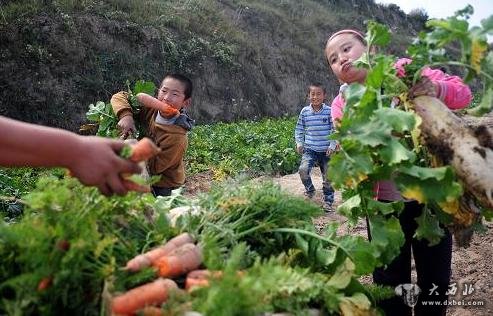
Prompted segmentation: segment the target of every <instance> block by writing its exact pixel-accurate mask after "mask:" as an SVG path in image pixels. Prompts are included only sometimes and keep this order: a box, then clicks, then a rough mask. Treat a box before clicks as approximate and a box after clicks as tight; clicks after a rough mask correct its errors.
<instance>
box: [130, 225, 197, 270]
mask: <svg viewBox="0 0 493 316" xmlns="http://www.w3.org/2000/svg"><path fill="white" fill-rule="evenodd" d="M186 243H193V237H192V236H191V235H190V234H189V233H183V234H180V235H178V236H176V237H174V238H172V239H170V240H169V241H168V242H167V243H166V244H164V245H163V246H159V247H156V248H154V249H151V250H150V251H148V252H146V253H144V254H141V255H138V256H136V257H135V258H133V259H132V260H130V261H128V262H127V266H126V269H127V270H130V271H133V272H136V271H139V270H141V269H144V268H147V267H148V266H150V265H151V264H153V263H155V262H156V261H157V259H159V258H160V257H163V256H165V255H167V254H170V253H171V252H172V251H173V250H175V249H176V248H178V247H180V246H181V245H184V244H186Z"/></svg>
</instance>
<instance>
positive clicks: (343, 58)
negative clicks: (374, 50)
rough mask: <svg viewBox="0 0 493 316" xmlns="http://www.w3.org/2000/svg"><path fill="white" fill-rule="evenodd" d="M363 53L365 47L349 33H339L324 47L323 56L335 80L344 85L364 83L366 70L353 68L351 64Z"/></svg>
mask: <svg viewBox="0 0 493 316" xmlns="http://www.w3.org/2000/svg"><path fill="white" fill-rule="evenodd" d="M365 51H366V46H365V45H364V44H363V43H362V42H361V41H360V40H358V39H357V38H356V35H355V34H351V33H341V34H339V35H337V36H336V37H334V38H333V39H331V40H330V41H329V42H327V45H326V46H325V56H326V57H327V61H328V63H329V66H330V68H331V69H332V71H333V72H334V74H335V75H336V77H337V79H339V80H340V81H342V82H345V83H353V82H359V83H364V81H365V79H366V70H365V69H362V68H356V67H354V66H353V62H354V61H355V60H357V59H358V58H360V57H361V55H363V53H364V52H365Z"/></svg>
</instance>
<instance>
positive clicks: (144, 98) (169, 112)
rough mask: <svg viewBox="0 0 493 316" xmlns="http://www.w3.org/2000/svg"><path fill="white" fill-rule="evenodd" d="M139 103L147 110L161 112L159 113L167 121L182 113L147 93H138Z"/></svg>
mask: <svg viewBox="0 0 493 316" xmlns="http://www.w3.org/2000/svg"><path fill="white" fill-rule="evenodd" d="M137 101H139V103H140V104H142V105H143V106H145V107H146V108H151V109H156V110H159V113H160V114H161V115H162V116H163V117H164V118H167V119H169V118H172V117H175V116H177V115H179V114H180V111H178V109H176V108H174V107H173V106H172V105H170V104H168V103H166V102H163V101H159V100H158V99H156V98H154V97H152V96H150V95H148V94H146V93H138V94H137Z"/></svg>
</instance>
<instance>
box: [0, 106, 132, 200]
mask: <svg viewBox="0 0 493 316" xmlns="http://www.w3.org/2000/svg"><path fill="white" fill-rule="evenodd" d="M0 135H2V136H0V148H1V149H2V154H1V155H0V165H2V166H12V167H13V166H17V167H20V166H32V167H65V168H68V169H69V170H70V171H71V173H72V174H73V175H74V176H75V177H77V178H78V179H79V180H80V182H82V183H83V184H85V185H90V186H96V187H98V189H99V190H100V191H101V193H103V194H105V195H111V194H114V193H115V194H118V195H123V194H125V193H127V191H128V190H127V189H126V188H125V186H124V184H123V182H122V178H121V176H120V174H122V173H138V172H140V168H139V166H138V165H137V164H136V163H134V162H130V161H127V160H125V159H123V158H121V157H119V156H118V153H119V151H120V150H121V149H122V147H123V142H122V141H116V140H112V139H106V138H102V137H94V136H80V135H77V134H74V133H72V132H69V131H66V130H62V129H57V128H51V127H45V126H40V125H34V124H28V123H23V122H19V121H15V120H12V119H8V118H5V117H1V116H0Z"/></svg>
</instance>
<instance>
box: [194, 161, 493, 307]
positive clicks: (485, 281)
mask: <svg viewBox="0 0 493 316" xmlns="http://www.w3.org/2000/svg"><path fill="white" fill-rule="evenodd" d="M211 178H212V175H211V174H208V173H203V174H200V175H196V176H194V177H191V179H188V180H187V191H188V192H189V193H190V194H192V195H193V194H196V193H197V192H200V191H207V190H208V189H209V188H210V185H211ZM263 179H265V178H263ZM312 179H313V183H314V185H315V188H316V189H317V191H316V194H315V196H314V198H313V200H314V201H315V202H316V203H319V204H320V205H322V195H321V188H322V177H321V174H320V171H319V170H315V169H314V171H313V173H312ZM272 180H273V181H274V182H275V183H278V184H279V185H280V187H281V188H282V189H283V190H286V191H288V192H290V193H292V194H295V195H299V196H303V185H302V184H301V181H300V178H299V175H298V174H291V175H286V176H283V177H277V178H272ZM340 202H341V196H340V194H338V193H336V196H335V204H336V205H338V204H340ZM330 221H337V222H339V223H340V227H339V229H338V233H340V234H358V235H361V236H364V237H365V238H366V223H365V222H364V221H361V222H359V223H358V224H357V225H356V226H355V227H349V226H348V223H347V220H346V218H345V217H344V216H342V215H339V214H337V213H336V212H332V213H329V214H325V215H323V216H321V217H319V218H316V219H314V224H315V226H316V227H317V228H318V229H321V228H323V227H324V226H325V225H326V224H327V223H328V222H330ZM487 227H488V231H487V232H486V233H485V234H484V235H478V234H475V236H474V237H473V240H472V243H471V246H470V247H469V248H467V249H464V248H457V247H456V246H455V245H454V248H453V252H452V281H451V284H450V286H451V289H453V288H454V285H455V288H456V289H457V290H456V292H455V295H450V296H449V301H452V300H455V302H456V306H451V307H449V308H448V312H447V315H450V316H473V315H474V316H489V315H493V223H489V224H488V225H487ZM414 277H415V276H414ZM361 281H362V282H365V283H370V282H372V278H371V276H364V277H362V278H361ZM413 282H415V281H413ZM463 292H465V293H466V295H464V294H463ZM469 292H470V293H469ZM481 303H482V304H483V306H477V304H481ZM459 304H460V305H459ZM464 304H475V305H476V306H464Z"/></svg>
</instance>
